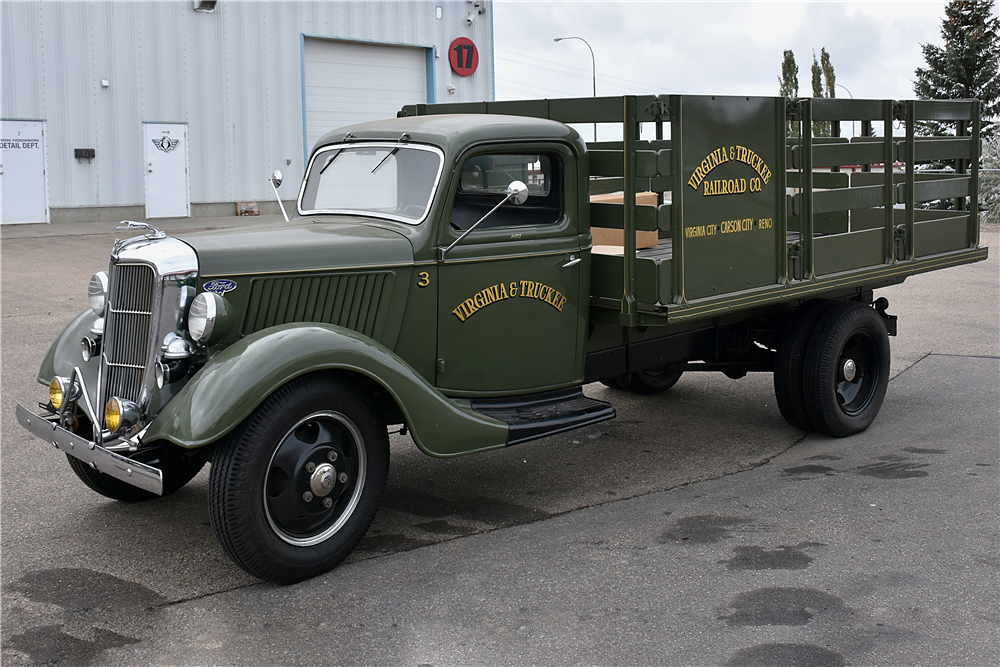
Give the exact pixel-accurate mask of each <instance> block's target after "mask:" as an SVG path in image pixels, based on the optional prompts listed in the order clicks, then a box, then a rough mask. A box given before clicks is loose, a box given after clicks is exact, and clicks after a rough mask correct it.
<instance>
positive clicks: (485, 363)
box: [436, 145, 589, 395]
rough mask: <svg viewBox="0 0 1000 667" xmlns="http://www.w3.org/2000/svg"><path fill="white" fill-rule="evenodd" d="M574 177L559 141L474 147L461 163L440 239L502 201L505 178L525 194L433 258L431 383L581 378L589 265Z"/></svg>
mask: <svg viewBox="0 0 1000 667" xmlns="http://www.w3.org/2000/svg"><path fill="white" fill-rule="evenodd" d="M574 177H575V161H574V160H573V159H572V154H571V153H570V152H569V150H568V149H567V148H564V147H561V146H548V145H524V146H517V147H507V146H504V147H503V148H502V149H500V148H499V147H492V148H481V149H479V150H475V151H470V152H469V153H468V154H467V155H466V156H465V157H464V160H463V161H462V162H461V163H460V165H459V168H458V170H457V171H456V178H455V179H453V180H454V182H453V183H452V185H451V193H450V197H451V209H450V218H449V220H450V225H447V224H446V225H442V230H441V237H440V239H439V243H440V246H441V247H444V248H446V247H448V246H449V245H450V244H452V243H454V242H455V241H456V240H457V239H458V238H459V236H460V235H461V234H462V233H463V232H464V231H467V230H468V229H469V228H470V227H471V226H472V225H473V224H474V223H476V222H477V221H478V220H480V219H481V218H482V217H483V216H484V215H486V214H487V213H488V212H489V211H490V210H491V209H492V208H493V207H494V206H496V204H497V203H499V202H500V201H501V200H503V199H504V197H505V195H506V190H507V186H508V185H509V184H510V183H511V182H512V181H515V180H519V181H522V182H524V183H525V184H526V185H527V186H528V193H529V196H528V199H527V201H526V202H525V203H523V204H521V205H516V204H514V203H512V202H507V203H505V204H503V205H501V206H500V208H498V209H497V210H496V211H495V212H494V213H492V214H491V215H490V217H488V218H487V219H486V220H485V221H484V222H483V223H482V224H480V225H479V226H478V227H476V228H475V229H474V230H473V231H472V232H471V233H469V234H468V236H466V237H465V238H464V239H462V241H461V242H460V243H458V244H457V245H455V246H454V247H452V248H451V250H449V251H448V253H447V254H446V256H445V258H444V259H443V261H440V262H439V267H438V296H439V298H438V304H439V306H438V309H439V310H438V346H437V356H438V361H437V373H436V379H437V386H438V387H440V388H442V389H444V390H449V391H450V392H452V393H454V394H455V395H489V394H501V393H514V392H520V393H528V392H534V391H543V390H546V389H555V388H558V387H561V386H566V385H569V384H572V383H573V382H578V381H580V380H582V377H583V362H582V355H581V354H580V352H581V350H582V345H583V339H584V333H585V326H586V318H585V311H584V310H582V307H585V306H586V302H585V301H583V300H584V299H586V294H587V292H586V290H584V289H583V287H584V285H583V282H582V281H583V280H584V278H585V276H584V269H585V268H586V267H587V266H589V264H588V263H585V262H583V261H582V260H583V257H582V255H581V243H580V234H579V229H578V220H579V217H578V216H577V215H576V203H575V201H570V200H571V199H573V198H572V197H570V196H568V195H569V193H570V192H571V191H574V190H573V189H572V188H570V187H568V185H569V184H571V183H573V181H572V180H570V179H571V178H574ZM586 278H588V279H589V276H586Z"/></svg>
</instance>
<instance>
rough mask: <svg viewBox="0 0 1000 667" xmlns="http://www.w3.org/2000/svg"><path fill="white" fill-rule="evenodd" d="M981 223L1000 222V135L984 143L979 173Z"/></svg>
mask: <svg viewBox="0 0 1000 667" xmlns="http://www.w3.org/2000/svg"><path fill="white" fill-rule="evenodd" d="M979 221H980V222H982V223H984V224H985V223H988V222H993V223H998V222H1000V133H997V134H995V135H993V136H992V137H991V138H989V139H986V140H985V141H984V142H983V159H982V168H981V170H980V172H979Z"/></svg>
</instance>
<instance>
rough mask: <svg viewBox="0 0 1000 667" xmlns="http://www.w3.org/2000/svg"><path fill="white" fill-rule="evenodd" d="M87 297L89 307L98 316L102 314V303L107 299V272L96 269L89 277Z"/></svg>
mask: <svg viewBox="0 0 1000 667" xmlns="http://www.w3.org/2000/svg"><path fill="white" fill-rule="evenodd" d="M87 297H88V298H89V299H90V307H91V309H93V311H94V312H95V313H97V316H98V317H103V316H104V304H105V303H107V300H108V272H107V271H98V272H97V273H95V274H94V275H93V276H91V278H90V285H89V286H88V287H87Z"/></svg>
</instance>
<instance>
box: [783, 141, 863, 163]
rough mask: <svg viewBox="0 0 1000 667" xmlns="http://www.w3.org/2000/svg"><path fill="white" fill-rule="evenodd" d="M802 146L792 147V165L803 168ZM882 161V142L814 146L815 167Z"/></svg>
mask: <svg viewBox="0 0 1000 667" xmlns="http://www.w3.org/2000/svg"><path fill="white" fill-rule="evenodd" d="M802 150H803V147H802V146H794V147H792V167H794V168H795V169H801V168H802V164H803V159H802V158H803V156H802ZM881 162H882V145H881V144H869V143H859V144H817V145H815V146H813V163H812V166H813V168H814V169H815V168H817V167H839V166H840V165H844V164H879V163H881Z"/></svg>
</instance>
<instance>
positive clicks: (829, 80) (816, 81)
mask: <svg viewBox="0 0 1000 667" xmlns="http://www.w3.org/2000/svg"><path fill="white" fill-rule="evenodd" d="M835 83H836V77H835V76H834V73H833V64H832V63H831V62H830V54H829V53H827V52H826V47H823V48H822V49H820V59H819V61H817V60H816V52H815V51H813V64H812V92H813V97H827V98H831V99H832V98H834V97H836V96H837V95H836V93H835V92H834V85H835ZM831 135H832V131H831V127H830V123H829V121H813V136H815V137H829V136H831Z"/></svg>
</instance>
